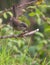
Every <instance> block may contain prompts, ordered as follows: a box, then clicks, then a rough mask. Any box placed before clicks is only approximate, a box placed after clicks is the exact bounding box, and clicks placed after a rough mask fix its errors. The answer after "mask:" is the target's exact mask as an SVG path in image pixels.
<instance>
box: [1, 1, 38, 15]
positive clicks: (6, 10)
mask: <svg viewBox="0 0 50 65" xmlns="http://www.w3.org/2000/svg"><path fill="white" fill-rule="evenodd" d="M36 1H37V0H35V1H31V2H28V3H24V4H21V5H19V6H16V5H15V6H16V7H17V8H20V7H22V6H24V5H29V4H32V3H35V2H36ZM12 9H13V8H12V7H11V8H9V9H5V10H3V11H2V12H1V13H0V16H2V15H3V13H4V12H8V11H10V10H12Z"/></svg>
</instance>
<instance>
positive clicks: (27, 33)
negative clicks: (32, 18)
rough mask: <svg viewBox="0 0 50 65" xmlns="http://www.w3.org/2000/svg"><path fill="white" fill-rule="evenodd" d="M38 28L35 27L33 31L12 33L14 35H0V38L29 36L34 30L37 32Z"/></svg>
mask: <svg viewBox="0 0 50 65" xmlns="http://www.w3.org/2000/svg"><path fill="white" fill-rule="evenodd" d="M38 31H39V29H36V30H34V31H31V32H24V33H21V34H18V35H17V34H14V35H5V36H0V39H6V38H17V37H26V36H30V35H33V34H35V33H36V32H38Z"/></svg>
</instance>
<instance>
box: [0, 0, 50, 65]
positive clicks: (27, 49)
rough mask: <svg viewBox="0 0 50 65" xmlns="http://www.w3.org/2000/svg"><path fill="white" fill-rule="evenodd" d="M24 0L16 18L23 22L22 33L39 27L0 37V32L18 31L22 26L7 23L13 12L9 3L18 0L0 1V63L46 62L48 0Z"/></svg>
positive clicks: (49, 56) (49, 57)
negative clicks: (24, 27) (24, 25)
mask: <svg viewBox="0 0 50 65" xmlns="http://www.w3.org/2000/svg"><path fill="white" fill-rule="evenodd" d="M21 2H22V1H21ZM28 2H29V1H28ZM28 2H27V4H25V6H24V8H23V9H22V15H21V16H19V17H18V19H19V20H20V21H22V22H24V23H26V24H27V26H28V29H27V30H26V33H27V31H28V33H29V32H30V31H34V30H36V29H39V31H38V32H36V33H34V34H31V35H28V36H24V37H16V38H14V37H12V38H6V39H5V38H3V39H1V36H8V35H10V36H11V35H15V34H18V35H19V34H21V33H23V30H17V29H16V28H14V27H13V26H11V25H9V23H10V22H9V19H10V18H11V17H13V16H14V14H13V12H12V10H11V7H12V6H13V5H14V4H18V0H17V1H16V0H2V1H0V65H50V5H49V4H50V2H49V0H47V1H45V0H38V1H37V2H34V3H30V4H28ZM19 3H20V1H19ZM22 5H23V3H22ZM26 5H27V6H26ZM18 6H19V5H18ZM22 7H23V6H22ZM5 8H6V9H5ZM19 10H20V9H19ZM17 15H19V13H18V14H17ZM7 22H8V24H7Z"/></svg>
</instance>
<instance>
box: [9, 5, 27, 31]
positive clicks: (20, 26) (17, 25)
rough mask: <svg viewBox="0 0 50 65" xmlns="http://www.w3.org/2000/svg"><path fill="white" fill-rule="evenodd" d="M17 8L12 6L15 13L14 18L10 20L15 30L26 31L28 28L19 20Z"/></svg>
mask: <svg viewBox="0 0 50 65" xmlns="http://www.w3.org/2000/svg"><path fill="white" fill-rule="evenodd" d="M16 8H17V7H16V6H15V5H13V6H12V11H13V16H12V17H11V18H10V21H11V25H12V26H13V28H14V29H16V30H19V31H24V30H26V28H27V27H28V26H27V24H26V23H25V22H23V21H21V20H19V19H18V18H17V10H16Z"/></svg>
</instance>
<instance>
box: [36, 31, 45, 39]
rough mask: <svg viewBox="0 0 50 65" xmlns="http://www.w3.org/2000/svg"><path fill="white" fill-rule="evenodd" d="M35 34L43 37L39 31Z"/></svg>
mask: <svg viewBox="0 0 50 65" xmlns="http://www.w3.org/2000/svg"><path fill="white" fill-rule="evenodd" d="M35 34H36V35H38V36H40V37H42V38H44V35H43V34H42V33H40V32H36V33H35Z"/></svg>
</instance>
